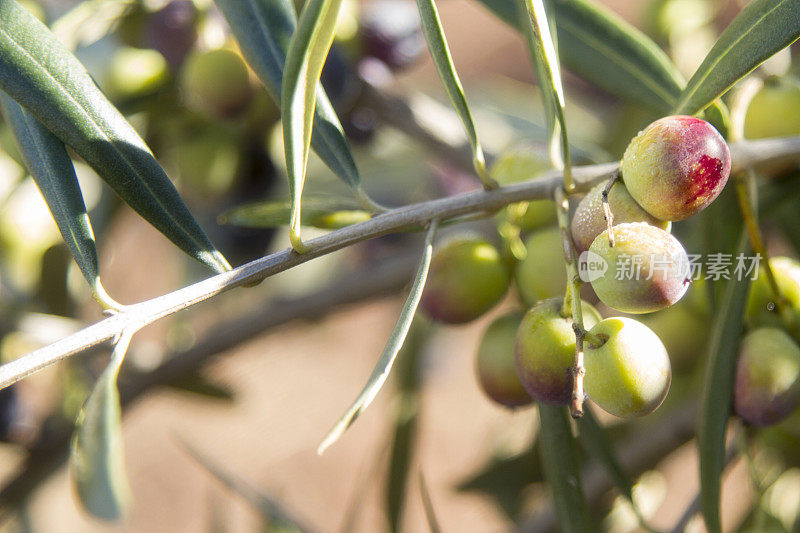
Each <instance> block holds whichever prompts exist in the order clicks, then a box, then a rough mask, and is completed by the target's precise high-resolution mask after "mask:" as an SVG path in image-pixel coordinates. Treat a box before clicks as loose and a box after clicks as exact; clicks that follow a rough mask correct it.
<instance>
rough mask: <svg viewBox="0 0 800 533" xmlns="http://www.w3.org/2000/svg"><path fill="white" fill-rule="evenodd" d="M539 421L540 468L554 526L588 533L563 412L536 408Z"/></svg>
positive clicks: (571, 438) (573, 450) (575, 452)
mask: <svg viewBox="0 0 800 533" xmlns="http://www.w3.org/2000/svg"><path fill="white" fill-rule="evenodd" d="M539 418H540V421H541V424H540V427H541V429H540V433H539V439H540V442H541V454H542V455H541V459H542V468H543V469H544V473H545V478H546V479H547V481H548V483H549V484H550V488H551V490H552V493H553V503H554V505H555V510H556V516H557V517H558V524H559V526H560V527H561V530H562V531H564V532H565V533H572V532H575V533H581V532H585V531H592V528H591V527H589V526H590V522H589V508H588V505H587V503H586V498H585V496H584V495H583V488H582V485H581V477H580V465H579V462H578V449H577V443H576V442H575V437H574V436H573V435H572V430H571V428H570V423H569V415H568V414H567V410H566V409H565V408H564V407H554V406H551V405H545V404H539Z"/></svg>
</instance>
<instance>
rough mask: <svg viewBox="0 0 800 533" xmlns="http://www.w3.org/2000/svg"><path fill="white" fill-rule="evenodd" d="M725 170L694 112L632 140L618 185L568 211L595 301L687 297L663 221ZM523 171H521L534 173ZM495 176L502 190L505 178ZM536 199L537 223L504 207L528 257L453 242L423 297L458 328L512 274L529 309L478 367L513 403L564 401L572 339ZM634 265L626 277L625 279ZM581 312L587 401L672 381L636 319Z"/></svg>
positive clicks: (619, 401)
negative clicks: (591, 266)
mask: <svg viewBox="0 0 800 533" xmlns="http://www.w3.org/2000/svg"><path fill="white" fill-rule="evenodd" d="M515 161H518V159H516V160H515ZM498 165H499V166H500V169H501V170H508V168H507V167H511V166H512V165H511V163H510V162H508V161H504V160H503V159H501V160H500V162H499V163H498ZM730 166H731V161H730V153H729V151H728V147H727V144H726V143H725V141H724V139H723V138H722V136H721V135H720V134H719V133H718V132H717V131H716V130H715V129H714V128H713V126H711V125H710V124H708V123H707V122H705V121H703V120H700V119H698V118H695V117H688V116H671V117H666V118H662V119H660V120H658V121H656V122H654V123H653V124H651V125H650V126H648V127H647V128H646V129H644V130H643V131H642V132H640V133H639V135H638V136H637V137H635V138H634V139H633V140H632V141H631V143H630V145H629V146H628V148H627V150H626V151H625V154H624V156H623V159H622V162H621V165H620V174H621V180H619V179H617V180H614V181H613V182H611V183H609V184H605V183H602V184H599V185H597V186H596V187H595V188H593V189H592V190H591V191H590V192H589V193H588V194H587V195H586V196H585V197H584V198H583V199H582V200H581V202H580V203H579V205H578V206H577V209H576V210H575V213H574V216H573V219H572V224H571V228H570V229H571V233H572V239H573V242H574V245H575V249H576V250H577V251H578V252H579V253H581V258H582V260H584V261H585V260H589V261H592V260H594V261H595V262H597V261H599V262H601V263H602V264H603V265H605V267H604V269H601V270H600V271H599V272H596V273H595V274H596V275H594V276H592V277H591V279H590V280H587V281H591V286H592V289H593V290H594V293H596V296H597V297H598V298H599V300H600V301H602V302H603V303H604V304H605V305H606V306H608V307H610V308H613V309H616V310H619V311H621V312H623V313H633V314H636V313H650V312H653V311H657V310H660V309H664V308H666V307H668V306H671V305H672V304H674V303H675V302H677V301H678V300H679V299H680V298H681V297H682V296H683V295H684V293H685V292H686V290H687V288H688V285H689V282H690V279H689V277H688V269H689V261H688V257H687V255H686V252H685V251H684V249H683V247H682V246H681V244H680V243H679V242H678V240H677V239H675V238H674V237H673V236H672V235H671V234H670V233H669V231H670V225H671V221H677V220H683V219H685V218H688V217H690V216H691V215H693V214H695V213H697V212H698V211H700V210H702V209H703V208H704V207H706V206H707V205H708V204H710V203H711V202H712V201H713V200H714V199H715V198H716V197H717V196H718V195H719V193H720V192H721V190H722V188H723V187H724V186H725V183H726V181H727V179H728V175H729V173H730ZM496 169H497V165H496V167H495V174H497V172H496ZM527 170H529V171H530V173H529V174H528V176H530V175H531V174H533V173H534V171H535V169H533V168H529V169H527ZM495 177H496V179H498V181H500V182H501V183H503V181H504V180H503V179H502V178H503V176H497V175H495ZM546 203H550V204H551V205H549V206H548V205H544V204H546ZM536 204H537V205H535V211H538V212H539V213H545V214H546V216H544V217H542V216H539V217H538V219H536V220H534V221H533V223H532V224H527V222H528V221H529V220H530V219H533V218H535V217H533V216H532V214H531V211H532V210H533V207H534V206H531V205H529V206H522V208H519V206H511V207H510V208H509V210H510V211H513V212H514V213H515V214H514V215H513V218H514V220H515V222H516V223H518V224H519V225H520V227H522V228H523V229H535V231H533V232H532V233H530V235H529V236H528V237H527V239H526V241H525V250H526V252H527V253H526V255H525V256H524V257H523V258H518V260H517V261H514V262H512V265H513V268H509V262H508V261H506V260H504V257H503V254H502V253H501V252H500V251H499V250H498V249H497V248H495V247H494V246H492V244H491V243H489V242H487V241H486V240H484V239H482V238H479V237H475V236H461V237H457V238H453V239H451V240H449V241H447V242H445V243H444V244H443V245H442V246H440V247H439V248H438V249H437V252H436V254H435V257H434V259H433V262H432V265H431V273H430V277H429V281H428V286H427V287H426V289H425V293H424V294H423V300H422V308H423V310H424V311H425V312H426V313H427V314H428V315H429V316H431V317H432V318H433V319H434V320H437V321H441V322H445V323H462V322H467V321H469V320H472V319H474V318H476V317H478V316H480V315H481V314H483V313H484V312H486V311H487V310H488V309H490V308H491V307H493V306H494V305H495V304H496V303H498V302H499V301H500V300H501V299H502V298H503V296H504V295H505V293H506V291H507V289H508V287H509V285H510V283H511V281H512V278H513V280H514V281H515V283H516V286H517V289H518V292H519V295H520V299H521V300H522V302H523V303H524V304H525V305H526V306H529V309H528V310H527V312H525V313H522V312H519V311H513V312H511V313H508V314H506V315H503V316H501V317H500V318H498V319H497V320H496V321H494V322H493V323H492V324H491V325H490V326H489V328H488V330H487V331H486V333H485V336H484V338H483V340H482V341H481V344H480V346H479V349H478V363H477V368H478V376H479V380H480V382H481V385H482V386H483V388H484V390H485V391H486V393H487V394H488V395H489V396H490V397H491V398H492V399H494V400H496V401H497V402H499V403H501V404H503V405H506V406H510V407H516V406H521V405H525V404H527V403H530V402H532V401H533V400H538V401H540V402H544V403H547V404H551V405H568V404H569V403H570V402H571V401H572V396H573V367H574V365H575V351H576V346H575V344H576V333H575V329H574V327H573V323H572V316H571V313H570V309H569V306H565V305H564V300H563V298H562V297H559V294H563V291H564V287H565V284H566V270H565V267H564V258H563V245H562V237H561V233H560V231H559V229H558V228H554V227H545V228H542V227H541V226H542V225H546V224H547V223H548V222H550V221H552V217H551V215H552V214H554V213H555V211H554V206H553V205H552V203H551V202H549V201H540V202H537V203H536ZM607 213H608V214H610V215H611V217H610V218H609V219H607V217H606V214H607ZM501 233H502V232H501ZM632 265H633V266H635V267H636V268H635V271H632V274H635V275H624V274H626V272H625V271H624V269H626V268H627V269H629V270H630V269H631V266H632ZM799 296H800V295H799ZM799 300H800V298H799ZM581 305H582V309H583V313H582V314H583V327H584V328H585V331H586V336H585V339H584V356H585V357H584V360H585V363H584V364H585V371H586V373H585V378H584V387H585V390H586V393H587V395H588V397H589V398H590V399H591V400H592V401H593V402H594V403H596V404H597V405H598V406H599V407H601V408H602V409H604V410H605V411H607V412H609V413H611V414H614V415H616V416H619V417H636V416H643V415H646V414H648V413H650V412H652V411H653V410H655V409H656V408H657V407H658V406H659V405H660V404H661V403H662V401H663V400H664V398H665V397H666V394H667V391H668V389H669V385H670V382H671V372H672V371H671V364H670V358H669V356H668V355H667V350H666V348H665V347H664V344H663V343H662V342H661V340H660V339H659V337H658V336H657V335H656V334H655V333H654V332H653V331H652V330H651V329H650V328H649V327H647V326H646V325H644V324H643V323H641V322H639V321H637V320H633V319H631V318H627V317H612V318H605V319H603V318H602V317H601V316H600V314H599V313H598V312H597V310H596V309H595V308H594V307H592V306H591V305H590V304H589V303H587V302H585V301H582V302H581ZM798 354H800V350H798ZM798 368H800V366H798Z"/></svg>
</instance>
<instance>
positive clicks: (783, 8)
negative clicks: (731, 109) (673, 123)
mask: <svg viewBox="0 0 800 533" xmlns="http://www.w3.org/2000/svg"><path fill="white" fill-rule="evenodd" d="M798 37H800V0H753V1H752V2H750V3H749V4H747V6H745V8H744V9H742V11H741V13H739V15H737V16H736V18H735V19H733V22H731V23H730V25H729V26H728V27H727V28H726V29H725V31H723V32H722V35H720V37H719V39H717V42H716V43H714V46H713V47H712V48H711V51H710V52H709V53H708V55H706V58H705V59H704V60H703V63H702V64H701V65H700V66H699V67H698V68H697V71H695V73H694V75H693V76H692V78H691V79H690V80H689V83H688V84H687V85H686V88H685V89H684V90H683V92H682V93H681V95H680V98H679V100H678V103H677V104H676V106H675V112H676V113H682V114H695V113H698V112H700V111H702V110H703V109H705V108H706V107H707V106H708V105H709V104H710V103H711V102H713V101H714V100H716V99H717V98H719V97H720V96H722V95H723V94H724V93H725V92H726V91H727V90H728V89H730V88H731V87H732V86H733V84H734V83H736V82H737V81H739V80H740V79H741V78H743V77H744V76H746V75H747V74H748V73H749V72H750V71H752V70H753V69H754V68H756V67H757V66H758V65H760V64H761V63H763V62H764V61H766V60H767V59H769V58H770V57H771V56H772V55H774V54H775V53H777V52H779V51H780V50H782V49H783V48H785V47H787V46H789V45H790V44H792V43H793V42H794V41H795V40H797V38H798Z"/></svg>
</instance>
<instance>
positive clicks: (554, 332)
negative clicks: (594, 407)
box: [514, 298, 600, 405]
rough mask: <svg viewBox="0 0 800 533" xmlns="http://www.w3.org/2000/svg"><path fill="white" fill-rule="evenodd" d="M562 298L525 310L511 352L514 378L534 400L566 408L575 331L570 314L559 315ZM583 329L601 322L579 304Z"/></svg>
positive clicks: (597, 315) (584, 305) (567, 311)
mask: <svg viewBox="0 0 800 533" xmlns="http://www.w3.org/2000/svg"><path fill="white" fill-rule="evenodd" d="M563 303H564V299H563V298H551V299H549V300H543V301H541V302H539V303H538V304H536V305H535V306H534V307H532V308H531V309H529V310H528V312H527V313H526V314H525V317H524V318H523V319H522V322H521V323H520V325H519V329H518V330H517V340H516V345H515V348H514V353H515V361H516V365H517V374H518V375H519V379H520V381H521V382H522V385H523V386H524V387H525V389H526V390H527V391H528V392H529V393H530V395H531V396H533V398H534V399H536V400H539V401H540V402H544V403H547V404H551V405H566V404H568V403H569V402H570V400H571V398H572V368H573V366H574V364H575V331H574V330H573V329H572V317H571V316H570V314H569V310H565V311H566V313H565V315H566V316H564V314H562V306H563ZM581 306H582V307H581V308H582V310H583V323H584V327H586V328H590V327H592V326H594V325H595V324H597V323H598V322H599V321H600V314H599V313H598V312H597V310H596V309H595V308H594V307H592V306H591V305H589V304H588V303H586V302H583V301H582V302H581Z"/></svg>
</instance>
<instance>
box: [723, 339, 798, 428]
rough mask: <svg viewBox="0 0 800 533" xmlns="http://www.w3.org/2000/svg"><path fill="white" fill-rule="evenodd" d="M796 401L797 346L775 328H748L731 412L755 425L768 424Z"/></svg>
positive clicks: (781, 418)
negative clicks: (749, 329) (750, 329)
mask: <svg viewBox="0 0 800 533" xmlns="http://www.w3.org/2000/svg"><path fill="white" fill-rule="evenodd" d="M799 404H800V346H798V345H797V343H796V342H795V341H794V340H793V339H792V338H791V337H790V336H789V335H788V334H787V333H786V332H785V331H783V330H781V329H778V328H770V327H767V328H758V329H754V330H752V331H750V332H749V333H748V334H747V335H745V337H744V339H743V340H742V345H741V351H740V352H739V361H738V362H737V364H736V386H735V389H734V397H733V409H734V412H735V413H736V414H737V415H739V416H740V417H742V418H743V419H744V420H746V421H747V422H749V423H750V424H752V425H754V426H768V425H771V424H775V423H777V422H780V421H781V420H783V419H784V418H786V417H787V416H789V414H790V413H791V412H792V411H794V409H795V408H796V407H797V406H798V405H799Z"/></svg>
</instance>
